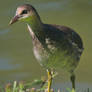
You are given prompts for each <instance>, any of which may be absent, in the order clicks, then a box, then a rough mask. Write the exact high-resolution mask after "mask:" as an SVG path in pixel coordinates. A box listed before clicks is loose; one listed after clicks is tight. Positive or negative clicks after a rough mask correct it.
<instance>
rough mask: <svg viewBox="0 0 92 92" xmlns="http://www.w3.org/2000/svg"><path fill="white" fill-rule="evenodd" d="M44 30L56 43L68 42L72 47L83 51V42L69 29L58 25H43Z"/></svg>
mask: <svg viewBox="0 0 92 92" xmlns="http://www.w3.org/2000/svg"><path fill="white" fill-rule="evenodd" d="M44 26H45V30H46V32H47V34H48V35H50V37H52V38H53V39H54V38H55V39H54V40H56V39H57V40H56V41H61V40H63V41H64V40H65V39H66V40H68V41H69V43H71V44H72V45H76V46H77V47H78V48H79V49H81V50H83V42H82V39H81V38H80V36H79V35H78V34H77V33H76V32H75V31H74V30H73V29H71V28H69V27H66V26H60V25H52V24H44Z"/></svg>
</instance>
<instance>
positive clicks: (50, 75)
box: [47, 70, 52, 92]
mask: <svg viewBox="0 0 92 92" xmlns="http://www.w3.org/2000/svg"><path fill="white" fill-rule="evenodd" d="M47 74H48V92H50V90H51V83H52V74H51V71H49V70H48V71H47Z"/></svg>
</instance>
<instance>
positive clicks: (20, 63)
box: [0, 0, 92, 87]
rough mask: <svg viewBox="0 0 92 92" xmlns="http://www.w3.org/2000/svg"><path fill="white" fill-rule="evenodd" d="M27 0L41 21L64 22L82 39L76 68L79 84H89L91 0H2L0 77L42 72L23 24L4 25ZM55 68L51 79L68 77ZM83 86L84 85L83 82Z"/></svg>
mask: <svg viewBox="0 0 92 92" xmlns="http://www.w3.org/2000/svg"><path fill="white" fill-rule="evenodd" d="M24 3H30V4H32V5H33V6H34V7H35V8H36V9H37V11H38V13H39V15H40V16H41V19H42V21H44V23H49V24H60V25H66V26H69V27H71V28H73V29H75V30H76V32H77V33H79V34H80V36H81V37H82V39H83V42H84V48H85V50H84V53H83V55H82V57H81V60H80V64H79V66H78V67H77V69H76V76H77V82H78V83H79V84H86V85H87V84H88V85H92V71H91V70H92V61H91V60H92V31H91V30H92V22H91V18H92V0H81V1H80V0H77V1H73V0H53V1H52V0H44V1H43V0H7V1H6V0H3V1H1V3H0V81H3V82H6V81H11V80H33V79H35V78H40V76H42V75H45V73H46V71H45V69H43V68H42V67H41V66H40V65H39V64H38V62H36V59H35V57H34V55H33V53H32V42H31V37H30V35H29V33H28V31H27V27H26V25H25V24H23V23H21V22H18V23H16V24H14V25H12V26H8V24H9V21H10V19H11V18H12V17H13V16H14V14H15V10H16V7H17V6H18V5H21V4H24ZM66 75H67V74H65V73H64V72H62V71H59V76H57V78H56V79H55V81H56V82H55V83H57V84H58V82H60V83H62V82H64V81H65V82H67V80H68V81H69V76H68V77H67V76H66ZM84 87H85V86H84ZM89 87H90V86H89Z"/></svg>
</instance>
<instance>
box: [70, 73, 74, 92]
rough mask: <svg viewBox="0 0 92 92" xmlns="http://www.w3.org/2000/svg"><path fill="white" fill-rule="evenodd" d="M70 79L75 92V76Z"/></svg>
mask: <svg viewBox="0 0 92 92" xmlns="http://www.w3.org/2000/svg"><path fill="white" fill-rule="evenodd" d="M70 79H71V82H72V92H75V75H74V74H72V75H71V77H70Z"/></svg>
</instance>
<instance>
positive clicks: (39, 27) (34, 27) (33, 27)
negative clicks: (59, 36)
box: [27, 16, 44, 37]
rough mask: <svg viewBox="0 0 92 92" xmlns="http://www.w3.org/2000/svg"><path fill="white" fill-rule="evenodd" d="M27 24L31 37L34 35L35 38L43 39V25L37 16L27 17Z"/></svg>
mask: <svg viewBox="0 0 92 92" xmlns="http://www.w3.org/2000/svg"><path fill="white" fill-rule="evenodd" d="M27 24H28V29H29V31H31V33H30V34H31V35H32V34H35V35H36V37H43V34H44V31H43V23H42V22H41V20H40V19H39V18H37V16H31V17H29V19H28V20H27ZM29 27H30V28H29ZM32 32H33V33H32Z"/></svg>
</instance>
